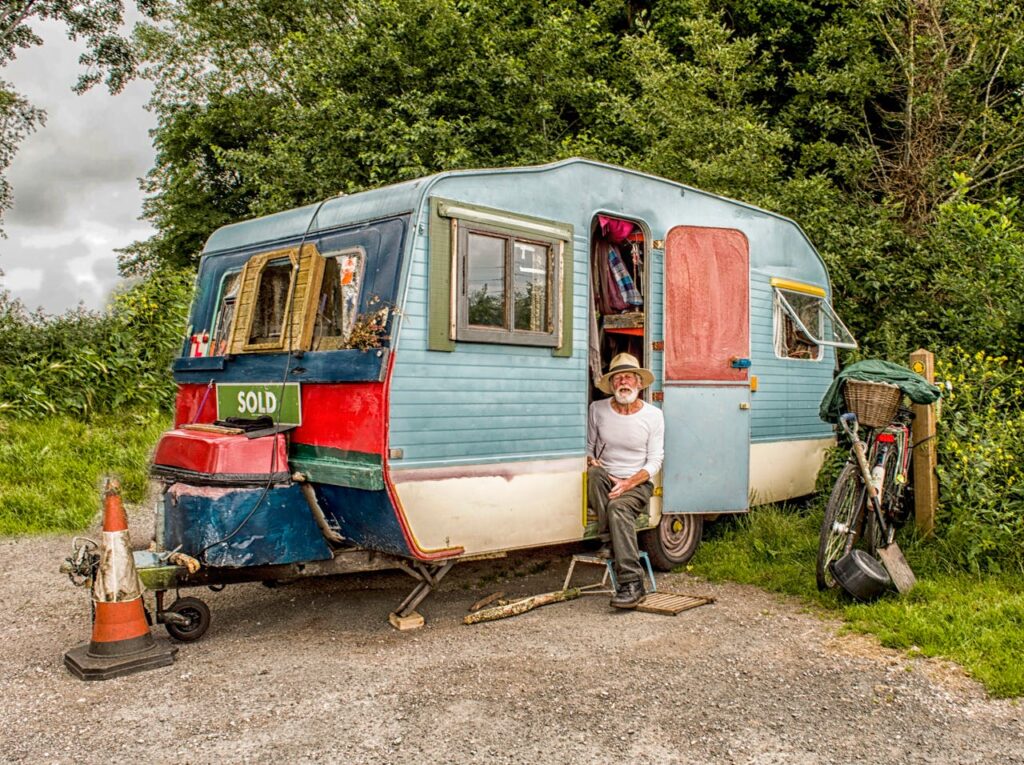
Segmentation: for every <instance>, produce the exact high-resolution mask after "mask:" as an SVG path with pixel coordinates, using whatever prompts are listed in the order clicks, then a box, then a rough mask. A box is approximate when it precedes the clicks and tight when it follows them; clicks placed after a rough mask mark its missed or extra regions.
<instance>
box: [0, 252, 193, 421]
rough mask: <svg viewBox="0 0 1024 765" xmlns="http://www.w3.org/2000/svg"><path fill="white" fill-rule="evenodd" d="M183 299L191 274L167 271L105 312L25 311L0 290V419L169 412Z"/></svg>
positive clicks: (185, 302) (189, 289)
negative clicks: (134, 410) (49, 314)
mask: <svg viewBox="0 0 1024 765" xmlns="http://www.w3.org/2000/svg"><path fill="white" fill-rule="evenodd" d="M191 294H192V274H191V272H189V271H173V270H169V269H165V270H162V271H159V272H157V273H154V274H153V275H151V276H150V277H149V278H147V279H146V280H145V281H142V282H139V283H137V284H136V285H134V286H133V287H130V288H128V289H127V290H125V291H124V292H122V293H120V294H117V295H115V297H114V298H113V302H112V304H111V306H110V308H109V309H108V311H107V312H106V313H97V312H90V311H86V310H84V309H76V310H72V311H68V312H67V313H65V314H63V315H61V316H55V317H47V316H44V315H43V314H41V313H33V314H30V313H28V312H26V311H25V310H24V308H23V307H22V306H21V305H20V303H18V302H17V301H12V300H10V298H9V296H8V295H6V293H0V415H6V416H8V417H14V418H27V417H39V416H45V415H54V414H67V415H76V416H79V417H89V416H91V415H94V414H96V413H117V412H121V411H125V410H126V409H129V408H139V407H142V408H163V409H167V408H169V407H170V406H171V404H172V403H173V395H174V391H175V386H174V383H173V380H172V379H171V376H170V373H169V372H170V362H171V359H172V357H173V356H174V355H175V352H176V351H177V350H178V349H179V348H180V338H181V334H182V330H183V328H184V327H185V324H186V320H187V319H186V315H187V311H188V304H189V300H190V298H191Z"/></svg>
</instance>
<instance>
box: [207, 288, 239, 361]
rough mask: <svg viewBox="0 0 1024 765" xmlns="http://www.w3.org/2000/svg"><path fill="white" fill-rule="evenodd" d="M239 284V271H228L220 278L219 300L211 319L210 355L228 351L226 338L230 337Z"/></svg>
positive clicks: (221, 354)
mask: <svg viewBox="0 0 1024 765" xmlns="http://www.w3.org/2000/svg"><path fill="white" fill-rule="evenodd" d="M241 286H242V272H241V271H230V272H228V273H226V274H224V278H223V279H221V283H220V301H219V304H218V306H217V315H216V317H215V318H214V321H213V337H212V338H210V355H211V356H223V355H224V354H225V353H227V352H228V340H229V339H230V338H231V325H232V324H233V323H234V320H235V306H236V305H237V304H238V290H239V287H241Z"/></svg>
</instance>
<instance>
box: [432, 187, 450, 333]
mask: <svg viewBox="0 0 1024 765" xmlns="http://www.w3.org/2000/svg"><path fill="white" fill-rule="evenodd" d="M442 201H443V200H441V199H437V198H434V199H431V200H430V225H429V228H428V232H429V236H430V249H429V255H428V257H429V258H430V264H429V268H428V280H429V281H428V287H429V289H430V296H429V301H428V305H427V310H428V312H429V313H428V322H427V348H429V349H430V350H432V351H447V352H449V353H451V352H452V351H454V350H455V340H453V339H452V337H451V330H450V327H451V309H452V303H451V301H452V226H451V221H450V220H449V219H448V218H442V217H441V213H440V211H439V209H438V208H439V207H440V204H441V202H442Z"/></svg>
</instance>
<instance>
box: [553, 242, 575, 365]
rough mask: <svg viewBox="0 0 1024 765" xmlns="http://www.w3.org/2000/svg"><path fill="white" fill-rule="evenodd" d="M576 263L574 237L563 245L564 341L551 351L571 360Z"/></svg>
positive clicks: (555, 354) (554, 354)
mask: <svg viewBox="0 0 1024 765" xmlns="http://www.w3.org/2000/svg"><path fill="white" fill-rule="evenodd" d="M575 263H576V261H575V259H574V258H573V252H572V236H571V235H570V236H569V239H568V240H566V241H565V242H563V244H562V339H561V340H560V341H559V343H558V347H557V348H555V349H553V350H552V351H551V355H552V356H558V357H561V358H569V357H570V356H572V313H573V303H572V288H573V266H574V264H575Z"/></svg>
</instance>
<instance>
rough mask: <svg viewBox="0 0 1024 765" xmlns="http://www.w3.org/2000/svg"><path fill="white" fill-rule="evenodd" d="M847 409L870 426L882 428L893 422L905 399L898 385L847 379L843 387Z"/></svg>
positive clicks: (862, 422)
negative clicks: (901, 402)
mask: <svg viewBox="0 0 1024 765" xmlns="http://www.w3.org/2000/svg"><path fill="white" fill-rule="evenodd" d="M843 398H844V399H846V409H847V411H850V412H853V413H854V414H855V415H857V421H858V422H859V423H860V424H861V425H866V426H867V427H869V428H881V427H884V426H886V425H888V424H889V423H890V422H892V420H893V418H894V417H895V416H896V410H897V409H899V407H900V401H901V400H902V399H903V391H901V390H900V388H899V386H898V385H890V384H889V383H882V382H866V381H864V380H847V381H846V386H845V387H844V388H843Z"/></svg>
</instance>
